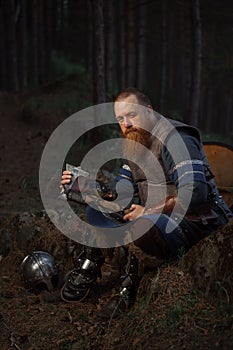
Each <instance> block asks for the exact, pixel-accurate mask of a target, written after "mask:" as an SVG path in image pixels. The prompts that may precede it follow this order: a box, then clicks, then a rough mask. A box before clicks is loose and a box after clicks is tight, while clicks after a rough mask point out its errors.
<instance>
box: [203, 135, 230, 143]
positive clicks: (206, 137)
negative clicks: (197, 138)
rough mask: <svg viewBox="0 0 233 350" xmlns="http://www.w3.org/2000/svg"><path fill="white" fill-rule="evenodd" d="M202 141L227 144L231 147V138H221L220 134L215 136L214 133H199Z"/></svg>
mask: <svg viewBox="0 0 233 350" xmlns="http://www.w3.org/2000/svg"><path fill="white" fill-rule="evenodd" d="M201 137H202V141H203V142H205V141H219V142H223V143H227V144H229V145H232V139H231V137H227V136H223V135H220V134H215V133H209V134H206V133H201Z"/></svg>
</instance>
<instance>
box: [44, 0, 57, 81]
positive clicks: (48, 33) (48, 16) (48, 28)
mask: <svg viewBox="0 0 233 350" xmlns="http://www.w3.org/2000/svg"><path fill="white" fill-rule="evenodd" d="M53 11H54V4H53V2H51V1H46V11H45V74H46V77H47V80H49V79H50V75H51V73H50V66H51V55H52V49H53V45H52V43H53V34H54V27H55V20H54V16H53V13H54V12H53Z"/></svg>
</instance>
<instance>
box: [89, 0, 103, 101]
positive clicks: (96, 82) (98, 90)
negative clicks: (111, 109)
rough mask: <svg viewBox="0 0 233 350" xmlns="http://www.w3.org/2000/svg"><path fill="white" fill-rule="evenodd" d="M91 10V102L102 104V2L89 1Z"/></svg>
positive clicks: (101, 0) (99, 0)
mask: <svg viewBox="0 0 233 350" xmlns="http://www.w3.org/2000/svg"><path fill="white" fill-rule="evenodd" d="M91 4H92V9H93V43H94V51H93V86H94V91H93V102H94V104H98V103H104V102H105V100H106V94H105V72H104V63H105V62H104V18H103V0H98V1H95V0H91Z"/></svg>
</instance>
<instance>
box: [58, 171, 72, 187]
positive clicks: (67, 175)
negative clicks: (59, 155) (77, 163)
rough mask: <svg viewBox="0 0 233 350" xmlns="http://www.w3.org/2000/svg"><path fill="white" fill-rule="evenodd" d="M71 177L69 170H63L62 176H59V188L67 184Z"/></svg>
mask: <svg viewBox="0 0 233 350" xmlns="http://www.w3.org/2000/svg"><path fill="white" fill-rule="evenodd" d="M71 177H72V173H71V171H68V170H64V171H63V173H62V177H61V185H60V188H62V187H63V186H64V185H66V184H69V183H70V180H71Z"/></svg>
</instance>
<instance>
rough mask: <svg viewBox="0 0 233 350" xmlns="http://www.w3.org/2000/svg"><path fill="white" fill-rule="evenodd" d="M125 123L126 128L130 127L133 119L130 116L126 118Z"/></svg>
mask: <svg viewBox="0 0 233 350" xmlns="http://www.w3.org/2000/svg"><path fill="white" fill-rule="evenodd" d="M123 124H124V127H125V128H130V127H131V126H132V122H131V120H130V119H129V118H127V117H125V118H124V122H123Z"/></svg>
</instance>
